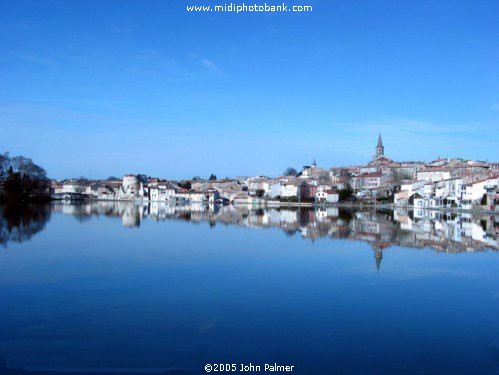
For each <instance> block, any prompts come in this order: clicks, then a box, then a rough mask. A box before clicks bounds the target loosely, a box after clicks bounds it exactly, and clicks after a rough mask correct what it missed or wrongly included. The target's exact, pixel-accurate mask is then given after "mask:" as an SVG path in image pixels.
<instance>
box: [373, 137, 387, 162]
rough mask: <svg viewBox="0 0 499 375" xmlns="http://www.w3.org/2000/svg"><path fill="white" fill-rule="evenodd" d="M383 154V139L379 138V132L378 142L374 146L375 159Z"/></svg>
mask: <svg viewBox="0 0 499 375" xmlns="http://www.w3.org/2000/svg"><path fill="white" fill-rule="evenodd" d="M384 155H385V148H384V147H383V141H382V140H381V134H379V135H378V144H377V146H376V156H375V159H377V158H379V157H381V156H384Z"/></svg>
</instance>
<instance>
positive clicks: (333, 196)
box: [315, 189, 340, 203]
mask: <svg viewBox="0 0 499 375" xmlns="http://www.w3.org/2000/svg"><path fill="white" fill-rule="evenodd" d="M315 199H316V201H317V202H320V203H338V202H339V200H340V196H339V194H338V192H337V191H335V190H330V189H326V190H321V191H318V192H317V193H315Z"/></svg>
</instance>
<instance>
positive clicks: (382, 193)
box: [52, 135, 499, 209]
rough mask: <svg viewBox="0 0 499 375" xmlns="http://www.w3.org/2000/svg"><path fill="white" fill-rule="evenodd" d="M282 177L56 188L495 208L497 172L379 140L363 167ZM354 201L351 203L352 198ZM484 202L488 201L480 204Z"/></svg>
mask: <svg viewBox="0 0 499 375" xmlns="http://www.w3.org/2000/svg"><path fill="white" fill-rule="evenodd" d="M286 174H287V175H285V176H279V177H267V176H250V177H237V178H233V179H229V178H226V179H223V180H202V179H199V178H197V179H193V180H190V181H184V182H176V181H167V180H162V179H157V178H145V177H144V176H136V175H126V176H124V177H123V178H122V179H111V180H107V181H94V182H89V181H81V180H69V181H63V182H55V181H54V182H53V184H52V193H53V195H54V197H56V198H70V199H71V198H75V197H76V198H78V197H80V196H86V197H92V198H96V199H102V200H143V201H160V202H163V201H180V202H221V201H223V202H234V203H251V204H255V203H256V204H260V203H264V202H265V201H281V202H282V201H284V202H315V203H328V204H329V203H337V202H338V201H339V198H340V192H341V191H343V192H345V194H343V195H342V197H343V198H348V199H357V200H361V201H370V202H375V203H376V202H377V201H380V200H381V201H384V202H387V203H394V204H395V205H398V206H411V205H414V206H416V207H422V208H439V207H460V208H465V209H469V208H473V206H476V205H482V206H483V205H488V206H491V207H492V206H494V207H495V205H496V202H497V177H494V176H496V175H498V174H499V164H497V163H488V162H482V161H474V160H463V159H459V158H438V159H436V160H434V161H431V162H429V163H423V162H417V161H405V162H395V161H393V160H391V159H389V158H388V157H386V156H385V154H384V146H383V142H382V139H381V135H380V136H379V137H378V142H377V144H376V148H375V154H374V156H373V159H372V160H371V161H370V162H369V163H368V164H367V165H364V166H349V167H337V168H330V169H323V168H320V167H318V166H317V163H316V162H315V160H314V162H313V163H312V164H311V165H306V166H304V167H303V169H302V170H301V171H300V172H296V171H293V172H292V173H286ZM352 195H353V198H350V197H351V196H352ZM484 197H485V198H484Z"/></svg>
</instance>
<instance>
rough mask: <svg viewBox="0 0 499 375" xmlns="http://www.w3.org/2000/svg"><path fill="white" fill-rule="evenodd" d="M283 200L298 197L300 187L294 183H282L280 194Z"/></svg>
mask: <svg viewBox="0 0 499 375" xmlns="http://www.w3.org/2000/svg"><path fill="white" fill-rule="evenodd" d="M279 195H280V196H281V197H283V198H289V197H297V196H298V186H297V185H296V184H295V183H293V182H281V189H280V194H279Z"/></svg>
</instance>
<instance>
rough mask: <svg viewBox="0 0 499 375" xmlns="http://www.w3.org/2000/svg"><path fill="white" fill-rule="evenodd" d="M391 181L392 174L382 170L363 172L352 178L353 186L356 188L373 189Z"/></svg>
mask: <svg viewBox="0 0 499 375" xmlns="http://www.w3.org/2000/svg"><path fill="white" fill-rule="evenodd" d="M389 181H390V176H388V175H384V174H382V173H380V172H376V173H363V174H359V175H357V176H355V177H353V178H352V188H353V189H354V190H363V189H372V188H377V187H380V186H381V185H384V184H386V183H388V182H389Z"/></svg>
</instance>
